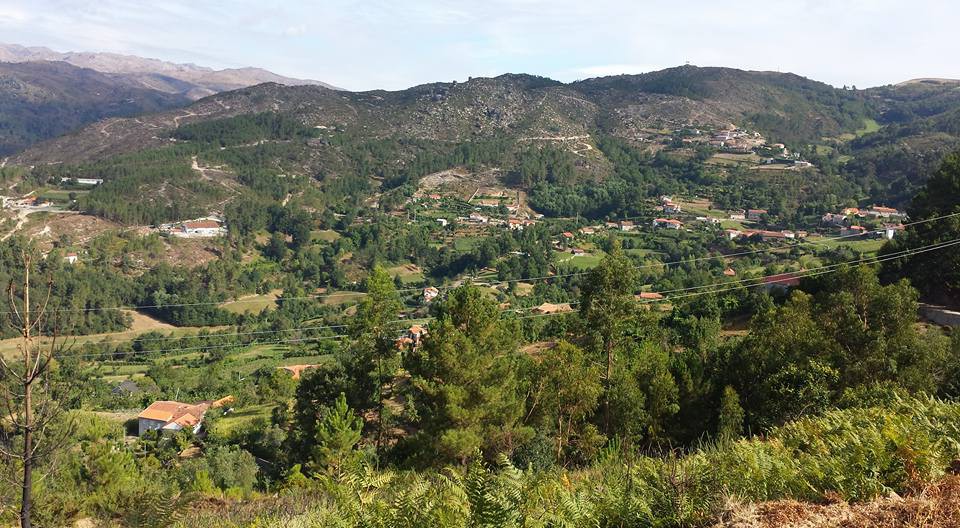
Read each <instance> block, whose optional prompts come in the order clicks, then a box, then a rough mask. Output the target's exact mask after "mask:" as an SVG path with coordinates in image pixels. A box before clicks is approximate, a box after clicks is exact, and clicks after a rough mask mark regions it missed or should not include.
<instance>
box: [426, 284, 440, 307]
mask: <svg viewBox="0 0 960 528" xmlns="http://www.w3.org/2000/svg"><path fill="white" fill-rule="evenodd" d="M438 295H440V290H438V289H436V288H434V287H433V286H427V287H426V288H424V289H423V302H425V303H428V302H430V301H432V300H434V299H436V298H437V296H438Z"/></svg>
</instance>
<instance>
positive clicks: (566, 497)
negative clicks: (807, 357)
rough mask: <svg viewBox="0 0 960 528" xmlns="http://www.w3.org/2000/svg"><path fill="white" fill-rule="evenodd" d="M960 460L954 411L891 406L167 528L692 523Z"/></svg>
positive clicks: (367, 489) (911, 478) (195, 519)
mask: <svg viewBox="0 0 960 528" xmlns="http://www.w3.org/2000/svg"><path fill="white" fill-rule="evenodd" d="M958 455H960V405H958V404H953V403H947V402H943V401H939V400H935V399H909V400H899V401H896V402H894V403H893V404H891V405H889V406H888V407H886V408H861V409H846V410H836V411H832V412H829V413H827V414H825V415H822V416H819V417H813V418H804V419H801V420H799V421H796V422H793V423H790V424H788V425H786V426H783V427H780V428H779V429H776V430H774V431H773V432H772V433H771V434H770V435H769V436H767V437H766V438H754V439H749V440H747V439H744V440H739V441H733V442H724V443H718V444H711V445H707V446H703V447H701V448H700V449H697V450H695V451H692V452H689V453H685V454H675V455H671V456H666V457H635V456H624V455H622V454H621V453H619V452H614V453H611V454H608V455H606V456H604V457H602V458H601V459H600V460H599V461H598V462H596V463H595V464H594V465H593V466H591V467H588V468H585V469H580V470H576V471H565V470H562V469H557V470H553V471H547V472H534V471H525V470H522V469H520V468H516V467H514V466H513V465H512V464H510V462H509V461H508V460H507V459H506V458H503V459H501V460H500V461H499V463H498V464H494V465H483V464H481V463H479V462H477V463H475V464H473V465H472V466H470V467H468V468H465V469H454V468H448V469H446V470H443V471H438V472H424V473H415V472H389V471H388V472H375V471H373V470H371V469H369V468H367V467H360V468H357V469H356V470H354V471H352V472H350V473H349V474H347V475H346V476H344V477H342V478H339V479H332V478H328V477H323V478H319V479H313V480H310V481H309V482H308V483H306V484H302V485H301V486H299V487H297V488H294V489H288V490H286V491H285V492H283V493H282V494H281V495H280V496H279V497H278V498H276V499H271V500H261V501H259V502H258V503H256V504H257V505H256V507H254V508H250V507H238V506H236V505H229V504H228V505H221V507H220V508H200V509H199V512H198V513H197V514H196V515H193V516H190V517H189V518H185V519H184V520H183V521H181V522H180V523H179V524H178V526H181V527H184V528H188V527H193V526H209V525H216V526H256V527H274V526H276V527H280V526H304V527H307V526H311V527H312V526H344V527H346V526H349V527H355V526H364V527H407V526H409V527H414V526H437V527H463V528H468V527H469V528H474V527H488V526H489V527H493V526H498V527H499V526H505V527H511V526H516V527H520V526H523V527H543V528H546V527H608V526H611V527H612V526H654V527H659V526H663V527H666V526H697V525H705V524H708V523H710V522H712V521H714V520H716V518H717V516H718V515H719V514H720V512H721V510H722V508H723V505H724V504H727V503H729V501H730V500H731V499H736V500H737V501H740V502H744V501H746V502H756V501H766V500H774V499H782V498H794V499H799V500H818V499H822V498H824V497H825V496H831V497H835V498H841V499H845V500H850V501H866V500H870V499H873V498H876V497H878V496H882V495H885V494H888V493H890V492H897V493H901V494H902V493H910V492H911V491H914V490H917V489H919V488H920V487H921V486H922V485H924V484H926V483H929V482H931V481H933V480H935V479H937V478H939V477H940V476H942V475H943V473H944V471H945V469H946V468H947V466H948V465H949V464H950V462H951V461H952V460H954V459H955V458H956V457H958Z"/></svg>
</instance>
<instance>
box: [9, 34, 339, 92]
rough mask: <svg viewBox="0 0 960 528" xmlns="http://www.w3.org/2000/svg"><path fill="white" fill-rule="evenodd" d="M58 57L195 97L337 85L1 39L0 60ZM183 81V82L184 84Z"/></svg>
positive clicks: (244, 69)
mask: <svg viewBox="0 0 960 528" xmlns="http://www.w3.org/2000/svg"><path fill="white" fill-rule="evenodd" d="M37 61H60V62H67V63H69V64H72V65H74V66H78V67H82V68H90V69H92V70H95V71H99V72H101V73H108V74H116V75H122V76H125V77H127V78H128V79H130V80H131V81H134V82H138V83H140V84H142V85H143V86H145V87H148V88H151V89H154V90H159V91H163V92H167V93H173V94H181V95H184V96H186V97H188V98H190V99H193V100H197V99H201V98H203V97H206V96H208V95H212V94H214V93H218V92H223V91H229V90H235V89H238V88H243V87H246V86H252V85H256V84H261V83H264V82H276V83H278V84H285V85H319V86H324V87H326V88H330V89H337V90H339V88H337V87H335V86H332V85H330V84H327V83H324V82H322V81H317V80H312V79H295V78H292V77H286V76H283V75H278V74H275V73H273V72H270V71H268V70H265V69H262V68H254V67H242V68H225V69H221V70H217V69H214V68H210V67H206V66H199V65H196V64H192V63H174V62H170V61H164V60H161V59H155V58H149V57H139V56H136V55H127V54H119V53H107V52H85V51H82V52H74V51H68V52H58V51H54V50H51V49H49V48H46V47H40V46H34V47H27V46H21V45H19V44H3V43H0V62H37ZM183 83H186V84H185V85H184V84H183Z"/></svg>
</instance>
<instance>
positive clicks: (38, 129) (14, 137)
mask: <svg viewBox="0 0 960 528" xmlns="http://www.w3.org/2000/svg"><path fill="white" fill-rule="evenodd" d="M188 102H189V99H187V98H185V97H183V96H180V95H176V94H168V93H164V92H160V91H157V90H151V89H148V88H146V87H144V86H140V85H137V84H136V83H131V82H129V81H127V80H125V79H122V78H118V77H113V76H110V75H107V74H103V73H99V72H96V71H93V70H89V69H84V68H78V67H76V66H71V65H69V64H66V63H62V62H23V63H0V157H5V156H8V155H10V154H13V153H15V152H19V151H20V150H23V149H24V148H26V147H28V146H30V145H33V144H34V143H37V142H38V141H42V140H45V139H50V138H53V137H56V136H60V135H63V134H66V133H67V132H72V131H74V130H76V129H78V128H80V127H83V126H85V125H88V124H90V123H93V122H96V121H99V120H101V119H104V118H108V117H127V116H133V115H139V114H144V113H152V112H158V111H161V110H166V109H168V108H175V107H179V106H183V105H185V104H187V103H188Z"/></svg>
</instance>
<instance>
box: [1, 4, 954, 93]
mask: <svg viewBox="0 0 960 528" xmlns="http://www.w3.org/2000/svg"><path fill="white" fill-rule="evenodd" d="M958 20H960V2H953V1H951V0H912V1H910V2H904V1H903V0H897V1H894V0H793V1H775V0H766V1H763V0H725V1H715V0H712V1H706V0H673V1H666V0H663V1H661V0H657V1H650V0H635V1H613V0H579V1H571V0H549V1H548V0H512V1H508V0H480V1H466V0H464V1H452V0H420V1H414V0H367V1H352V0H312V1H296V0H287V1H283V2H272V1H269V0H262V1H256V0H235V1H207V0H192V1H185V0H158V1H150V0H140V1H126V0H96V1H91V0H86V1H76V0H28V1H10V0H0V42H7V43H18V44H25V45H35V46H47V47H50V48H52V49H55V50H58V51H110V52H117V53H128V54H134V55H142V56H148V57H155V58H160V59H164V60H172V61H176V62H194V63H197V64H201V65H205V66H212V67H218V68H222V67H238V66H259V67H263V68H267V69H269V70H272V71H274V72H276V73H280V74H284V75H290V76H294V77H301V78H313V79H319V80H322V81H326V82H329V83H332V84H335V85H337V86H341V87H344V88H347V89H352V90H363V89H373V88H386V89H400V88H405V87H408V86H412V85H415V84H421V83H425V82H432V81H450V80H454V79H456V80H465V79H466V78H467V77H469V76H475V77H476V76H491V75H497V74H500V73H506V72H514V73H520V72H523V73H534V74H539V75H545V76H548V77H553V78H555V79H559V80H563V81H571V80H575V79H580V78H587V77H595V76H599V75H610V74H617V73H639V72H644V71H650V70H655V69H661V68H666V67H670V66H676V65H680V64H684V63H686V62H690V63H691V64H696V65H698V66H731V67H737V68H745V69H757V70H779V71H791V72H794V73H798V74H800V75H804V76H806V77H810V78H814V79H817V80H822V81H825V82H829V83H831V84H833V85H836V86H841V85H845V84H846V85H857V86H858V87H866V86H875V85H880V84H888V83H895V82H899V81H902V80H906V79H910V78H916V77H951V78H958V77H960V61H958V60H957V57H958V56H960V39H958V38H956V36H955V35H956V29H957V28H956V23H957V21H958Z"/></svg>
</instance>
